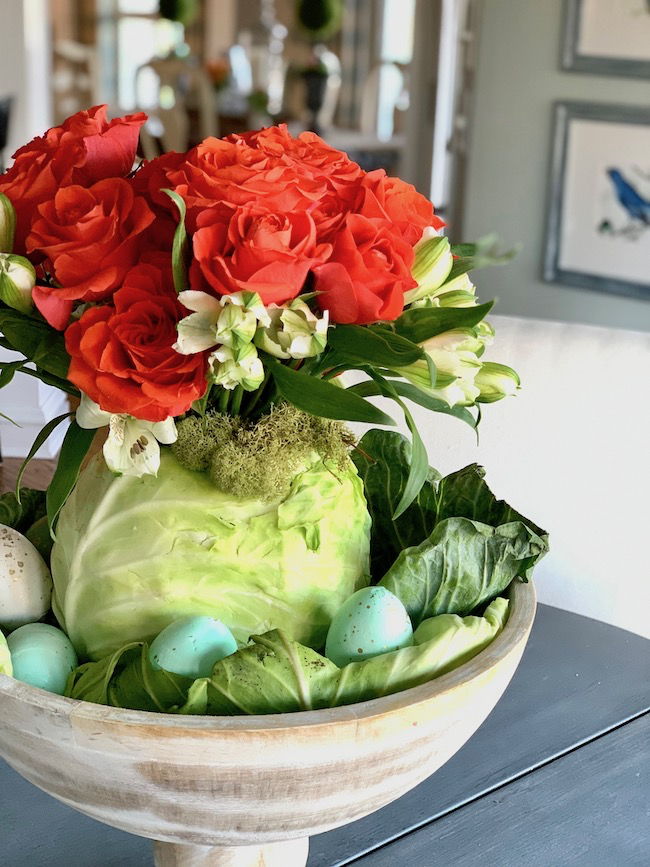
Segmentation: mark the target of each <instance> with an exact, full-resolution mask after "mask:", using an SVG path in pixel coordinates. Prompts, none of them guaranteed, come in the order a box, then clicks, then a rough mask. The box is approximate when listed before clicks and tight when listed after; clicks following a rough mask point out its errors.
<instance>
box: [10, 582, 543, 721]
mask: <svg viewBox="0 0 650 867" xmlns="http://www.w3.org/2000/svg"><path fill="white" fill-rule="evenodd" d="M503 595H504V596H507V598H508V599H509V601H510V606H509V612H508V620H507V621H506V625H505V626H504V628H503V630H502V631H501V632H500V633H499V635H497V637H496V638H495V639H494V641H492V642H490V644H489V645H488V646H487V647H486V648H485V649H484V650H482V651H481V652H480V653H478V654H477V655H476V656H474V657H473V658H472V659H470V660H469V661H468V662H465V663H463V664H462V665H459V666H458V667H457V668H454V669H453V670H452V671H449V672H447V673H446V674H443V675H440V676H439V677H434V678H433V679H432V680H429V681H427V682H426V683H423V684H420V685H419V686H414V687H411V688H410V689H405V690H401V691H400V692H396V693H393V694H391V695H385V696H381V697H380V698H373V699H369V700H368V701H363V702H357V703H356V704H348V705H342V706H340V707H334V708H322V709H320V710H307V711H295V712H291V713H276V714H256V715H252V714H251V715H241V716H239V715H238V716H208V715H198V714H197V715H179V714H169V713H155V712H151V711H143V710H131V709H128V708H117V707H109V706H106V705H100V704H94V703H93V702H87V701H82V700H81V699H72V698H65V697H64V696H59V695H56V694H54V693H51V692H47V691H45V690H43V689H39V688H38V687H33V686H29V685H28V684H25V683H21V682H20V681H18V680H15V679H14V678H12V677H9V676H7V675H3V674H0V700H1V699H2V698H3V697H4V696H10V697H12V698H14V699H17V700H18V701H21V702H25V703H26V704H30V705H32V706H33V707H35V708H40V709H43V710H45V711H47V712H48V713H56V712H58V713H59V714H60V715H61V716H63V717H74V718H75V719H83V720H85V721H92V722H105V723H116V724H120V725H125V726H136V727H143V726H145V727H148V726H154V727H161V726H162V727H163V728H164V729H166V730H167V733H171V732H172V731H173V730H179V731H182V730H184V731H187V732H188V733H191V732H199V731H202V730H203V731H205V730H213V731H215V732H216V731H231V732H238V733H244V732H246V731H250V732H255V731H260V730H262V729H277V730H280V729H296V728H302V727H313V726H318V725H331V724H333V723H343V722H346V723H358V722H359V721H361V720H366V719H370V718H376V717H384V716H388V715H390V714H391V713H393V712H395V711H400V710H403V709H404V708H406V707H413V706H416V705H420V704H424V703H427V702H429V701H431V699H434V698H438V697H440V696H442V695H443V694H445V693H451V692H453V691H454V690H455V689H457V688H459V687H460V686H461V685H466V684H467V683H468V682H471V681H473V680H476V679H478V678H480V677H482V676H483V675H485V674H486V672H487V671H488V670H489V669H490V668H491V667H492V666H493V665H495V664H496V663H498V662H499V661H501V660H503V659H505V658H506V657H507V656H509V655H510V653H512V652H513V651H514V650H516V648H517V647H518V646H519V645H520V643H521V642H522V641H524V640H525V639H526V638H527V636H528V634H529V632H530V630H531V628H532V625H533V621H534V619H535V610H536V594H535V587H534V585H533V583H532V581H528V582H527V583H523V582H521V581H519V580H517V579H515V580H514V581H513V582H512V584H511V585H510V588H509V589H508V591H507V593H505V594H503ZM0 717H1V714H0Z"/></svg>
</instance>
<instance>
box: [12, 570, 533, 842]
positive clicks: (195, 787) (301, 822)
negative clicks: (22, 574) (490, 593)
mask: <svg viewBox="0 0 650 867" xmlns="http://www.w3.org/2000/svg"><path fill="white" fill-rule="evenodd" d="M534 611H535V598H534V590H533V588H532V585H521V584H520V585H517V586H516V587H514V589H513V593H512V606H511V613H510V617H509V620H508V622H507V624H506V627H505V629H504V630H503V632H502V633H501V635H499V636H498V637H497V638H496V639H495V641H494V642H493V643H492V644H491V645H490V646H489V647H488V648H486V650H484V651H483V652H482V653H481V654H479V655H478V656H477V657H475V658H474V659H473V660H471V661H470V662H469V663H467V664H465V665H463V666H461V667H460V668H458V669H456V670H455V671H453V672H450V673H449V674H447V675H444V676H443V677H440V678H437V679H435V680H433V681H431V682H430V683H427V684H424V685H422V686H420V687H416V688H415V689H411V690H406V691H404V692H401V693H398V694H396V695H393V696H387V697H385V698H381V699H376V700H374V701H370V702H364V703H361V704H357V705H351V706H348V707H342V708H334V709H331V710H323V711H311V712H307V713H298V714H282V715H270V716H258V717H177V716H169V715H164V714H146V713H142V712H138V711H126V710H121V709H117V708H104V707H101V706H98V705H92V704H89V703H86V702H76V701H71V700H69V699H63V698H60V697H58V696H53V695H50V694H48V693H44V692H42V691H40V690H36V689H33V688H31V687H28V686H26V685H25V684H21V683H18V682H17V681H14V680H12V679H11V678H6V677H1V676H0V754H1V755H3V756H4V757H5V759H6V760H7V761H8V762H9V764H11V765H12V766H13V767H14V768H15V769H16V770H18V771H19V773H21V774H22V775H23V776H25V777H26V778H27V779H29V780H30V781H31V782H33V783H34V784H35V785H37V786H38V787H39V788H42V789H43V790H44V791H47V792H48V793H50V794H52V795H53V796H54V797H57V798H59V799H60V800H62V801H64V803H67V804H69V805H71V806H74V807H75V808H76V809H78V810H80V811H81V812H85V813H86V814H88V815H90V816H93V817H94V818H97V819H99V820H100V821H104V822H106V823H107V824H110V825H113V826H115V827H118V828H121V829H123V830H127V831H130V832H132V833H136V834H140V835H142V836H148V837H151V838H154V839H156V840H163V841H167V842H173V843H191V844H200V845H206V844H210V845H221V846H237V845H239V846H241V845H244V846H252V845H260V844H265V843H271V842H276V841H279V840H283V839H292V838H298V837H305V836H307V835H308V834H310V833H314V832H318V831H323V830H326V829H328V828H331V827H335V826H337V825H341V824H344V823H347V822H350V821H353V820H354V819H355V818H359V817H360V816H363V815H366V814H368V813H369V812H371V811H373V810H375V809H378V808H379V807H381V806H383V805H385V804H386V803H388V802H390V801H392V800H394V799H395V798H397V797H399V796H400V795H401V794H403V793H404V792H406V791H408V790H409V789H411V788H413V786H415V785H417V783H418V782H420V781H421V780H423V779H424V778H425V777H427V776H429V775H430V774H431V773H433V772H434V771H435V770H436V769H437V768H439V767H440V766H441V765H442V764H443V763H444V762H445V761H447V760H448V759H449V758H450V756H451V755H453V753H455V752H456V751H457V750H458V749H459V748H460V746H461V745H462V744H463V743H464V742H465V741H466V740H467V739H468V738H469V737H470V736H471V734H472V733H473V732H474V731H475V730H476V728H478V726H479V725H480V724H481V723H482V722H483V720H484V719H485V718H486V716H487V715H488V713H489V712H490V710H491V709H492V708H493V707H494V705H495V704H496V702H497V701H498V699H499V697H500V696H501V694H502V692H503V690H504V689H505V687H506V686H507V684H508V682H509V681H510V678H511V677H512V674H513V672H514V670H515V668H516V666H517V664H518V662H519V660H520V658H521V654H522V652H523V649H524V646H525V643H526V640H527V637H528V633H529V631H530V628H531V626H532V622H533V618H534Z"/></svg>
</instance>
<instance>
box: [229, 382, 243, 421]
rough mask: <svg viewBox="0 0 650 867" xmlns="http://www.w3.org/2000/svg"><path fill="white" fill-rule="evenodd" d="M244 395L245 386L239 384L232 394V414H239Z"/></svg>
mask: <svg viewBox="0 0 650 867" xmlns="http://www.w3.org/2000/svg"><path fill="white" fill-rule="evenodd" d="M243 396H244V387H243V386H242V385H238V386H237V388H236V389H235V390H234V392H233V395H232V404H231V405H230V415H239V410H240V409H241V400H242V397H243Z"/></svg>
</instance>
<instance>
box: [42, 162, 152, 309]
mask: <svg viewBox="0 0 650 867" xmlns="http://www.w3.org/2000/svg"><path fill="white" fill-rule="evenodd" d="M153 221H154V215H153V213H152V211H151V210H150V209H149V206H148V205H147V203H146V202H145V200H144V199H142V198H138V197H136V196H135V195H134V193H133V190H132V189H131V187H130V186H129V184H128V183H127V182H126V181H125V180H122V179H119V178H116V179H114V180H106V181H99V182H98V183H96V184H93V185H92V186H91V187H89V189H85V188H84V187H81V186H70V187H63V189H61V190H59V191H58V193H56V195H55V196H54V198H53V200H52V201H51V202H46V203H45V204H42V205H39V207H38V216H37V217H36V219H35V220H34V225H33V227H32V231H31V233H30V235H29V237H28V238H27V250H28V251H29V252H30V253H33V252H35V251H37V252H38V253H40V254H41V255H42V256H43V257H45V259H46V268H47V270H48V271H50V273H52V274H53V276H54V278H55V280H56V282H57V283H58V284H60V287H61V288H58V287H56V288H54V287H52V288H50V287H43V291H46V292H49V293H51V294H53V295H54V296H55V297H57V298H58V299H60V300H64V301H72V300H76V299H83V300H84V301H100V300H102V299H104V298H108V297H109V296H110V295H111V293H112V292H113V291H114V290H115V289H117V288H118V287H119V286H121V285H122V281H123V280H124V276H125V274H126V272H127V271H128V270H129V269H130V268H131V267H132V266H133V265H134V264H135V263H136V262H137V261H138V257H139V252H140V251H139V244H140V242H141V238H140V235H141V234H142V232H143V231H144V230H145V229H146V228H147V227H148V226H150V225H151V224H152V223H153Z"/></svg>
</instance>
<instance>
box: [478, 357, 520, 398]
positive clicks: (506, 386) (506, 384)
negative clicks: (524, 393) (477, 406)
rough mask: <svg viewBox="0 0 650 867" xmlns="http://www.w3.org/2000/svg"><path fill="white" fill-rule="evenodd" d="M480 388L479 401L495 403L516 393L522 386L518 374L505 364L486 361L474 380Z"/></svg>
mask: <svg viewBox="0 0 650 867" xmlns="http://www.w3.org/2000/svg"><path fill="white" fill-rule="evenodd" d="M474 382H475V383H476V386H477V387H478V388H479V389H480V394H479V396H478V397H477V398H476V402H477V403H494V401H496V400H501V398H502V397H509V396H511V395H514V394H516V393H517V392H518V391H519V388H520V387H521V380H520V379H519V376H518V374H517V373H516V371H514V370H513V369H512V368H511V367H508V366H507V365H505V364H497V363H496V362H495V361H484V362H483V364H482V365H481V369H480V370H479V372H478V373H477V374H476V379H475V380H474Z"/></svg>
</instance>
